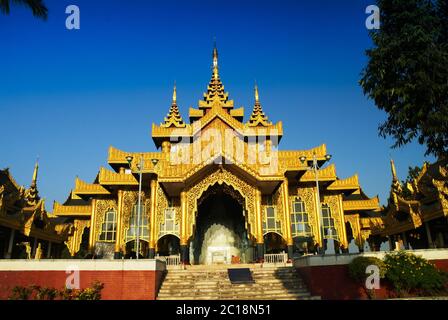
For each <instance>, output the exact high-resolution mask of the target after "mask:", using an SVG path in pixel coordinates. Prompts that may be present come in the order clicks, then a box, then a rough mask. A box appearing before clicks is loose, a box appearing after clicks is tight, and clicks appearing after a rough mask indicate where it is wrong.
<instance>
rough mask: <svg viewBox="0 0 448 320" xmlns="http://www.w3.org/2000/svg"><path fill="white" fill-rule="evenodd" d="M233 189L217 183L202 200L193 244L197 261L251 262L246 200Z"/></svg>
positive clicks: (192, 253) (193, 252) (191, 251)
mask: <svg viewBox="0 0 448 320" xmlns="http://www.w3.org/2000/svg"><path fill="white" fill-rule="evenodd" d="M231 191H234V190H233V189H231V188H230V187H228V186H226V185H219V184H215V185H214V186H212V187H210V188H209V189H208V190H207V191H206V192H205V193H204V194H203V196H202V197H201V198H200V199H199V201H198V215H197V217H196V224H195V230H194V234H193V239H192V242H191V248H190V261H191V263H193V264H219V263H232V262H238V261H239V262H249V261H251V260H252V250H251V248H250V243H249V239H248V236H247V230H246V222H245V218H244V215H243V201H244V200H241V198H242V197H241V198H238V197H237V196H236V194H235V193H234V192H231Z"/></svg>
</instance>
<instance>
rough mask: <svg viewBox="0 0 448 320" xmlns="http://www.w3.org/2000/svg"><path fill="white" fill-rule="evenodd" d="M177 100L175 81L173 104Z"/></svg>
mask: <svg viewBox="0 0 448 320" xmlns="http://www.w3.org/2000/svg"><path fill="white" fill-rule="evenodd" d="M176 102H177V92H176V81H174V89H173V104H176Z"/></svg>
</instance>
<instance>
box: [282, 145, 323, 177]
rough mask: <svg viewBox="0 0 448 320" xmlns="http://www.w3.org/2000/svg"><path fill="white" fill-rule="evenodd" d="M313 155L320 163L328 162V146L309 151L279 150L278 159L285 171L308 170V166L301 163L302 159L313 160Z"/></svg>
mask: <svg viewBox="0 0 448 320" xmlns="http://www.w3.org/2000/svg"><path fill="white" fill-rule="evenodd" d="M313 154H316V157H317V160H318V161H326V159H325V155H326V154H327V146H326V145H325V144H321V145H320V146H317V147H315V148H312V149H308V150H279V151H278V159H279V162H280V164H281V166H282V167H284V168H285V171H294V170H299V171H303V170H306V164H304V163H301V162H300V160H299V159H300V157H301V156H305V157H307V159H312V158H313Z"/></svg>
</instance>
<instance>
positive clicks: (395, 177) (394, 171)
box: [390, 159, 398, 182]
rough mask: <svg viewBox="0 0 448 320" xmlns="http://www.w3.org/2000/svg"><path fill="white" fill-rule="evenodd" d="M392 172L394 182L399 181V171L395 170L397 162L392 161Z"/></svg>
mask: <svg viewBox="0 0 448 320" xmlns="http://www.w3.org/2000/svg"><path fill="white" fill-rule="evenodd" d="M390 170H391V172H392V181H394V182H395V181H398V177H397V170H396V169H395V162H394V160H393V159H390Z"/></svg>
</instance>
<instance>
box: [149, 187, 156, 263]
mask: <svg viewBox="0 0 448 320" xmlns="http://www.w3.org/2000/svg"><path fill="white" fill-rule="evenodd" d="M157 186H158V183H157V180H156V179H152V180H151V211H150V212H151V213H150V218H149V222H150V223H149V225H150V231H149V258H150V259H154V257H155V255H156V239H157V236H156V222H157V221H156V210H157Z"/></svg>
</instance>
